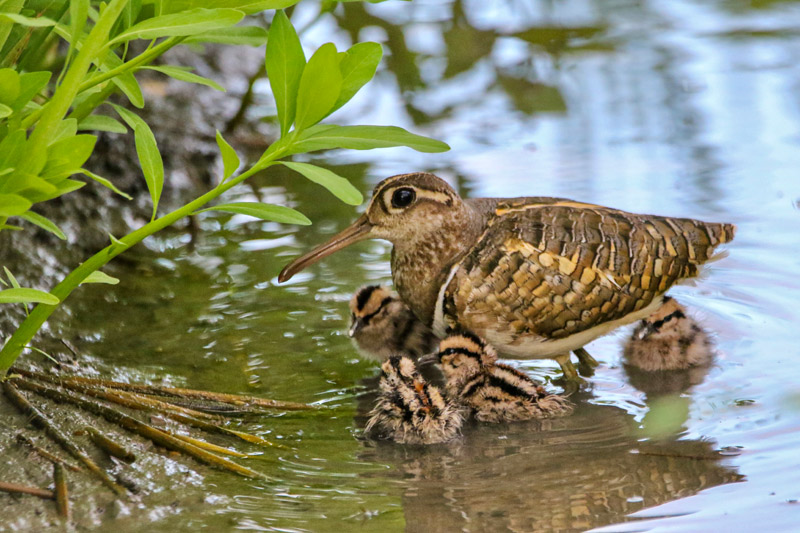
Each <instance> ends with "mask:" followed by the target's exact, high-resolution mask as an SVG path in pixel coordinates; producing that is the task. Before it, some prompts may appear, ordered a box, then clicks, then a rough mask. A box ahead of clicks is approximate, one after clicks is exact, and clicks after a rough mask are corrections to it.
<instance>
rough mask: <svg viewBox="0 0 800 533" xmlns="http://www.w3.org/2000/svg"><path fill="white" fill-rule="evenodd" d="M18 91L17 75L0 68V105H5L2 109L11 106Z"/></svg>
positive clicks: (18, 80)
mask: <svg viewBox="0 0 800 533" xmlns="http://www.w3.org/2000/svg"><path fill="white" fill-rule="evenodd" d="M19 90H20V79H19V74H17V72H16V71H15V70H14V69H11V68H0V104H5V106H4V107H6V106H10V105H11V104H13V103H14V100H16V99H17V96H19ZM10 114H11V113H9V115H10Z"/></svg>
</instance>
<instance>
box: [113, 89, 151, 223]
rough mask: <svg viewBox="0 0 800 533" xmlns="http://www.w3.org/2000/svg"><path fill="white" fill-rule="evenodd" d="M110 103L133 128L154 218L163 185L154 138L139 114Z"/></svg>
mask: <svg viewBox="0 0 800 533" xmlns="http://www.w3.org/2000/svg"><path fill="white" fill-rule="evenodd" d="M111 105H113V106H114V109H116V110H117V113H119V116H120V117H122V120H124V121H125V122H127V124H128V126H130V127H131V128H132V129H133V136H134V139H135V141H136V153H137V154H138V156H139V164H140V165H141V167H142V173H143V174H144V180H145V182H146V183H147V189H148V190H149V191H150V198H152V200H153V218H155V216H156V212H157V210H158V201H159V199H160V198H161V190H162V189H163V187H164V163H163V161H162V160H161V154H160V153H159V151H158V145H157V144H156V138H155V136H153V132H152V131H151V130H150V126H148V125H147V123H146V122H145V121H144V120H142V118H141V117H139V115H136V114H134V113H131V112H130V111H128V110H127V109H125V108H124V107H120V106H118V105H115V104H111Z"/></svg>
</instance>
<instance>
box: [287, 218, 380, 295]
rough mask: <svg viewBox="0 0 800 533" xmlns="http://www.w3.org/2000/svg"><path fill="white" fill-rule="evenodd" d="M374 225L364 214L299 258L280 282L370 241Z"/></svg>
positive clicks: (288, 268) (289, 266) (291, 264)
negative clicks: (364, 241) (334, 254)
mask: <svg viewBox="0 0 800 533" xmlns="http://www.w3.org/2000/svg"><path fill="white" fill-rule="evenodd" d="M372 228H373V226H372V224H371V223H370V221H369V220H368V219H367V215H366V214H363V215H361V216H360V217H358V219H357V220H356V221H355V222H353V223H352V224H351V225H350V226H349V227H348V228H346V229H345V230H343V231H342V232H340V233H338V234H336V235H335V236H334V237H333V238H332V239H331V240H329V241H328V242H326V243H325V244H322V245H320V246H317V247H316V248H314V249H313V250H311V251H310V252H308V253H307V254H305V255H303V256H301V257H298V258H297V259H295V260H294V261H292V262H291V263H289V264H288V265H286V267H285V268H284V269H283V270H281V273H280V274H278V282H280V283H283V282H284V281H288V280H289V279H291V277H292V276H294V275H295V274H297V273H298V272H300V271H301V270H303V269H305V268H306V267H307V266H310V265H313V264H314V263H316V262H317V261H319V260H320V259H322V258H324V257H328V256H329V255H331V254H332V253H334V252H337V251H339V250H341V249H342V248H344V247H346V246H350V245H351V244H353V243H355V242H358V241H363V240H364V239H368V238H369V236H370V232H371V231H372Z"/></svg>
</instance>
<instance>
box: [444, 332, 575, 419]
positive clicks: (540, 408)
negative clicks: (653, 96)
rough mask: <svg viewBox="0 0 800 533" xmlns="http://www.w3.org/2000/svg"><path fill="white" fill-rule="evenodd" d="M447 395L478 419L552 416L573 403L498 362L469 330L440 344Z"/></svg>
mask: <svg viewBox="0 0 800 533" xmlns="http://www.w3.org/2000/svg"><path fill="white" fill-rule="evenodd" d="M438 358H439V362H440V363H441V365H442V372H443V373H444V376H445V379H446V380H447V384H446V392H447V396H448V398H451V399H452V400H453V401H456V402H458V403H460V404H462V405H464V406H465V407H468V408H469V409H470V410H471V411H472V414H473V415H474V416H475V418H476V419H477V420H479V421H481V422H493V423H497V422H512V421H517V420H530V419H534V418H554V417H557V416H564V415H567V414H569V413H571V412H572V404H571V403H570V402H569V401H568V400H566V399H565V398H563V397H562V396H559V395H557V394H549V393H548V392H547V391H545V390H544V388H542V387H541V386H540V385H537V384H536V383H535V382H534V381H533V380H532V379H531V378H530V377H529V376H528V375H526V374H524V373H523V372H520V371H519V370H517V369H515V368H513V367H511V366H508V365H504V364H501V363H498V362H497V353H496V352H495V350H494V349H493V348H492V347H491V346H490V345H488V344H486V342H485V341H484V340H483V339H481V338H479V337H477V336H475V335H472V334H470V333H464V334H458V335H451V336H450V337H447V338H446V339H444V340H443V341H442V342H441V344H440V345H439V353H438Z"/></svg>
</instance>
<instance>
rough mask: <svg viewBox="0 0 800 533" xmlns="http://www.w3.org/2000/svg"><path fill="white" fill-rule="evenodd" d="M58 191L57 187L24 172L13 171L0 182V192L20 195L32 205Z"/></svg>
mask: <svg viewBox="0 0 800 533" xmlns="http://www.w3.org/2000/svg"><path fill="white" fill-rule="evenodd" d="M57 190H58V189H57V188H56V187H55V185H53V184H51V183H48V182H46V181H45V180H43V179H42V178H40V177H39V176H37V175H35V174H31V173H30V172H25V171H22V170H15V171H13V172H12V173H11V175H10V176H8V177H7V178H5V179H4V180H2V181H0V192H2V193H5V194H18V195H20V196H23V197H25V198H26V199H28V200H29V201H31V202H32V203H36V202H38V201H41V198H44V197H47V196H48V195H50V194H52V193H54V192H56V191H57Z"/></svg>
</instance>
